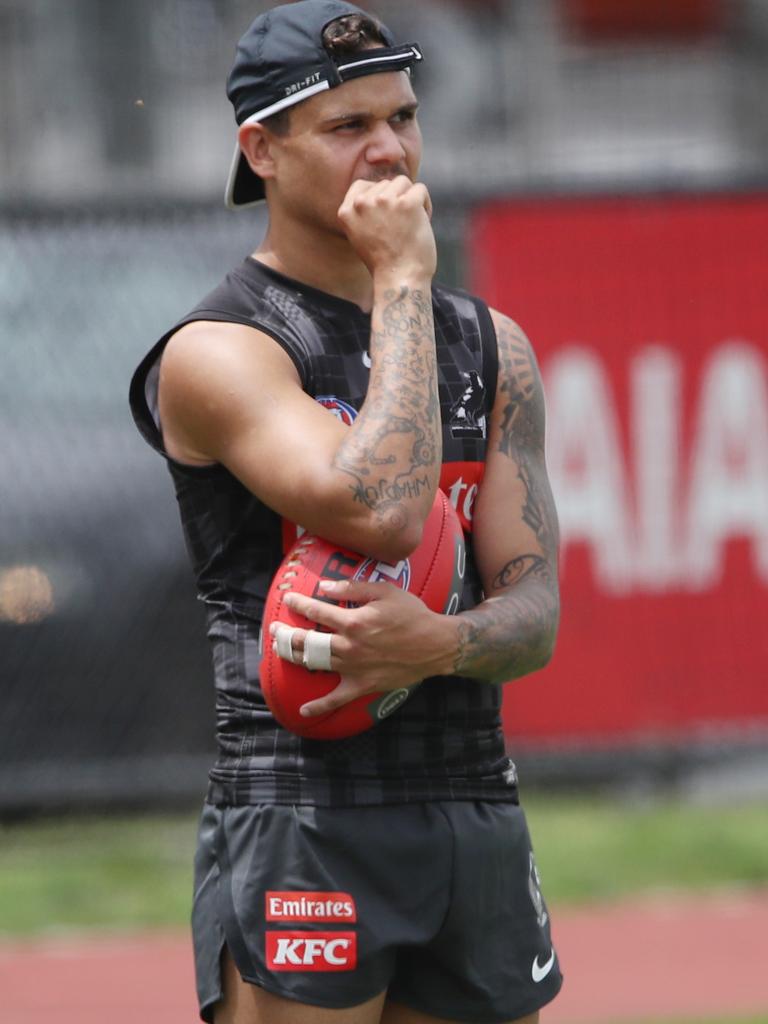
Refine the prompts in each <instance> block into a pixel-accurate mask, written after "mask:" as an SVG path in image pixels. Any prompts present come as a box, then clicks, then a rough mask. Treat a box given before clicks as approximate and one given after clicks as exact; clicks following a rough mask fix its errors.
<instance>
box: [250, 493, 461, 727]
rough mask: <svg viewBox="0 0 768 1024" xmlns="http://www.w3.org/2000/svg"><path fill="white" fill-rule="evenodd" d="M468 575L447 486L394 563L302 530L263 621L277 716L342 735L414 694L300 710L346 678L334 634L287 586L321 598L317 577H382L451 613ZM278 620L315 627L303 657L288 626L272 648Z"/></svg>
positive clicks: (264, 674) (268, 683)
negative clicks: (296, 654) (297, 655)
mask: <svg viewBox="0 0 768 1024" xmlns="http://www.w3.org/2000/svg"><path fill="white" fill-rule="evenodd" d="M463 577H464V538H463V532H462V528H461V524H460V522H459V519H458V516H457V515H456V513H455V511H454V509H453V506H452V505H451V503H450V501H449V500H448V498H447V497H446V496H445V494H444V493H443V492H442V491H438V492H437V495H436V497H435V502H434V504H433V506H432V510H431V511H430V514H429V516H428V517H427V520H426V522H425V524H424V530H423V534H422V540H421V543H420V544H419V546H418V548H417V549H416V550H415V551H414V552H413V553H412V554H411V555H410V556H409V557H408V558H405V559H402V560H401V561H400V562H398V563H397V564H396V565H390V564H388V563H386V562H380V561H377V560H376V559H375V558H368V557H366V556H364V555H360V554H358V553H357V552H354V551H349V550H347V549H345V548H342V547H340V546H339V545H337V544H332V543H330V542H328V541H326V540H323V539H322V538H320V537H315V536H312V535H309V534H304V535H303V536H302V537H300V538H299V539H298V540H297V541H296V543H295V544H294V545H293V546H292V548H291V549H290V551H289V552H288V554H287V555H286V556H285V558H284V559H283V561H282V563H281V564H280V567H279V569H278V571H277V573H276V574H275V577H274V579H273V580H272V584H271V586H270V589H269V593H268V595H267V603H266V608H265V612H264V622H263V625H262V632H263V636H264V637H265V642H264V645H263V646H264V653H263V658H262V662H261V686H262V691H263V693H264V699H265V700H266V702H267V705H268V707H269V709H270V711H271V712H272V714H273V715H274V716H275V718H276V719H277V721H278V722H280V724H281V725H283V726H284V727H285V728H286V729H289V730H290V731H291V732H294V733H297V734H298V735H300V736H307V737H310V738H313V739H340V738H342V737H345V736H354V735H355V734H356V733H360V732H363V731H364V730H366V729H370V728H371V727H372V726H373V725H375V724H376V723H377V722H379V721H381V720H382V719H383V718H385V717H386V716H387V715H389V714H391V713H392V712H393V711H394V710H395V709H396V708H398V707H399V706H400V705H401V704H402V703H403V701H404V700H406V699H407V697H408V696H409V694H410V690H409V689H400V690H392V691H389V692H386V693H369V694H365V695H364V696H362V697H358V698H356V699H355V700H352V701H350V702H349V703H348V704H345V705H344V706H343V707H341V708H338V709H336V710H335V711H331V712H329V713H328V714H326V715H320V716H318V717H316V718H304V717H302V715H301V714H300V708H301V707H302V705H304V704H306V703H307V702H308V701H310V700H315V699H317V698H318V697H322V696H325V694H327V693H330V691H331V690H333V689H335V688H336V686H337V685H338V683H339V679H340V677H339V674H338V673H337V672H332V671H330V670H329V669H330V664H331V662H330V659H331V634H330V633H325V632H322V631H320V630H319V629H318V628H317V627H316V626H315V625H314V624H313V623H312V622H310V621H309V620H308V619H306V618H304V617H303V616H302V615H299V614H298V613H297V612H295V611H294V610H293V609H291V608H288V606H287V605H285V603H284V598H285V595H286V594H287V593H290V592H295V593H300V594H304V595H306V596H307V597H315V598H317V597H321V598H322V591H321V590H320V589H319V583H320V581H321V580H324V579H330V580H361V581H364V582H380V581H383V582H386V583H388V584H390V585H392V586H397V587H400V588H401V589H402V590H407V591H409V592H410V593H411V594H415V595H416V596H417V597H419V598H421V600H422V601H423V602H424V603H425V604H426V605H427V607H428V608H430V609H431V610H432V611H435V612H441V613H444V614H447V615H451V614H454V613H455V612H457V611H458V608H459V602H460V599H461V587H462V581H463ZM343 606H344V605H343V604H342V607H343ZM273 622H280V623H283V624H284V625H285V626H288V627H294V628H299V629H304V630H310V633H309V634H308V640H307V643H306V645H305V651H304V664H297V663H296V662H294V661H291V660H287V659H290V658H291V657H292V656H293V655H292V651H291V648H290V631H289V630H287V629H280V630H278V632H277V637H276V641H277V644H276V646H277V653H276V652H275V651H273V650H272V644H271V643H270V642H269V639H268V638H269V627H270V625H271V623H273ZM281 655H282V657H281ZM312 670H313V671H312Z"/></svg>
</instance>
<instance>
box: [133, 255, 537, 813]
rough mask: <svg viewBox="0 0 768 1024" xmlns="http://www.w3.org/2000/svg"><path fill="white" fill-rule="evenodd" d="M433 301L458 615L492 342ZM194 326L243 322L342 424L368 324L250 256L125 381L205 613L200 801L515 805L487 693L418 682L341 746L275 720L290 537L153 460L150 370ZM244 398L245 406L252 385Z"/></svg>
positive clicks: (467, 590) (206, 472)
mask: <svg viewBox="0 0 768 1024" xmlns="http://www.w3.org/2000/svg"><path fill="white" fill-rule="evenodd" d="M432 294H433V306H434V315H435V334H436V341H437V361H438V375H439V382H438V383H439V394H440V405H441V410H442V419H443V467H442V474H441V481H440V482H441V486H442V488H443V490H444V491H445V492H446V494H448V495H449V497H450V498H451V500H452V502H453V504H454V506H455V507H456V509H457V511H458V513H459V516H460V518H461V520H462V524H463V526H464V529H465V537H466V541H467V573H466V578H465V587H464V594H463V605H462V607H463V608H471V607H473V606H474V605H475V604H477V603H478V601H480V600H482V588H481V585H480V581H479V578H478V573H477V569H476V567H475V563H474V559H473V558H472V539H471V529H472V510H473V504H474V499H475V495H476V494H477V489H478V485H479V483H480V481H481V479H482V474H483V466H484V459H485V447H486V424H487V422H488V420H489V414H490V409H491V407H492V405H493V399H494V392H495V388H496V376H497V350H496V334H495V330H494V327H493V323H492V321H491V317H490V314H489V312H488V309H487V307H486V306H485V305H484V304H483V303H482V302H480V301H479V300H478V299H475V298H473V297H471V296H469V295H467V294H465V293H463V292H460V291H456V290H452V289H447V288H443V287H440V286H438V285H435V286H434V287H433V292H432ZM194 320H215V321H228V322H233V323H242V324H247V325H249V326H252V327H256V328H258V329H259V330H260V331H263V332H264V333H266V334H268V335H269V336H270V337H272V338H274V340H275V341H276V342H277V344H279V345H281V346H282V348H283V349H284V350H285V351H286V352H287V353H288V355H289V356H290V357H291V359H292V360H293V362H294V364H295V365H296V368H297V370H298V373H299V376H300V379H301V382H302V386H303V388H304V390H305V391H306V392H307V393H308V394H309V395H312V396H313V397H314V398H315V399H316V400H317V401H318V402H320V403H321V404H322V405H324V406H325V407H326V408H327V409H328V410H329V413H331V414H333V415H336V416H338V417H340V418H341V419H342V421H344V422H346V423H351V422H352V421H353V419H354V418H355V416H356V415H357V412H358V410H359V409H360V406H361V405H362V403H363V400H364V398H365V394H366V389H367V386H368V372H369V365H370V360H369V357H368V344H369V339H370V326H371V325H370V315H369V314H366V313H363V312H362V311H361V310H360V309H359V307H358V306H356V305H354V304H353V303H351V302H347V301H345V300H344V299H340V298H337V297H335V296H332V295H329V294H326V293H325V292H321V291H318V290H316V289H314V288H310V287H308V286H306V285H304V284H300V283H299V282H296V281H293V280H291V279H289V278H287V277H284V276H283V275H282V274H279V273H277V272H276V271H274V270H271V269H270V268H268V267H265V266H264V265H263V264H261V263H259V262H258V261H257V260H255V259H253V258H251V257H249V258H247V259H246V260H244V261H243V263H242V264H241V265H240V266H239V267H237V268H236V269H235V270H233V271H232V273H230V274H229V275H228V276H227V277H226V278H225V280H224V281H223V282H222V283H221V284H220V285H219V287H217V288H216V289H215V290H214V291H213V292H211V293H210V294H209V295H208V296H207V297H206V298H205V299H204V300H203V301H202V302H201V303H200V304H199V305H198V306H196V307H195V309H193V310H192V312H190V313H189V314H188V315H187V316H185V317H183V318H182V319H181V320H180V321H179V322H178V323H177V324H175V325H174V327H173V328H171V330H169V331H168V332H167V333H166V334H164V335H163V337H162V338H161V339H160V340H159V341H158V342H157V344H156V345H155V346H154V347H153V348H152V349H151V351H150V352H149V353H148V354H147V356H146V357H145V358H144V360H143V361H142V362H141V364H140V365H139V367H138V369H137V370H136V372H135V374H134V376H133V380H132V382H131V393H130V401H131V409H132V412H133V416H134V419H135V420H136V424H137V426H138V428H139V430H140V431H141V433H142V435H143V436H144V438H145V439H146V440H147V441H148V442H149V444H150V445H151V446H152V447H153V448H154V449H155V450H156V451H158V452H160V453H161V454H162V455H163V456H164V457H165V458H166V460H167V462H168V466H169V469H170V472H171V476H172V478H173V481H174V484H175V487H176V495H177V498H178V503H179V509H180V513H181V521H182V526H183V530H184V535H185V540H186V544H187V549H188V551H189V555H190V558H191V561H192V566H193V570H194V573H195V576H196V578H197V586H198V595H199V598H200V599H201V600H202V601H203V602H204V604H205V608H206V612H207V622H208V637H209V640H210V643H211V647H212V655H213V667H214V675H215V684H216V719H217V722H216V738H217V743H218V757H217V760H216V763H215V764H214V766H213V768H212V769H211V772H210V781H209V787H208V794H207V799H208V801H209V802H211V803H217V804H230V805H231V804H252V803H283V804H316V805H325V806H355V805H363V804H383V803H401V802H413V801H423V800H445V799H448V800H473V799H486V800H512V801H514V800H516V799H517V793H516V787H515V785H514V769H513V768H511V766H510V762H509V761H508V759H507V757H506V756H505V749H504V740H503V735H502V731H501V721H500V703H501V692H500V687H499V686H495V685H492V684H489V683H484V682H478V681H472V680H468V679H463V678H460V677H456V676H450V677H440V678H435V679H431V680H427V681H426V682H425V683H423V684H422V685H421V686H420V687H418V688H416V690H415V691H414V693H413V695H412V696H411V697H410V699H409V700H407V701H406V702H405V703H404V704H403V705H402V706H401V707H400V708H399V709H398V710H397V711H396V712H395V713H394V714H392V715H391V716H390V717H389V718H386V719H384V720H383V721H382V722H381V723H380V724H378V725H376V726H374V727H373V728H372V729H370V730H369V731H368V732H365V733H362V734H361V735H359V736H354V737H351V738H349V739H344V740H309V739H303V738H301V737H299V736H296V735H294V734H292V733H290V732H288V731H287V730H285V729H284V728H282V727H281V726H280V725H278V724H277V723H276V722H275V720H274V718H273V717H272V715H271V714H270V712H269V710H268V708H267V707H266V704H265V702H264V699H263V697H262V694H261V689H260V686H259V661H260V654H259V642H260V625H261V618H262V614H263V609H264V602H265V598H266V594H267V590H268V589H269V584H270V581H271V579H272V576H273V574H274V572H275V571H276V569H277V567H278V565H279V563H280V561H281V559H282V556H283V551H284V550H285V548H287V547H288V546H289V545H290V543H291V541H292V539H293V537H295V527H294V526H293V525H292V524H290V523H286V522H284V521H283V520H282V519H281V518H280V516H278V515H277V514H276V513H275V512H273V511H272V510H271V509H269V508H268V507H267V506H266V505H264V504H263V503H262V502H261V501H259V499H258V498H257V497H255V496H254V495H253V494H252V493H251V492H250V491H248V490H247V489H246V488H245V487H244V486H243V484H241V483H240V481H239V480H238V479H237V478H236V477H235V476H233V475H232V474H231V473H230V472H229V471H228V470H227V469H226V468H225V467H224V466H222V465H219V464H215V465H211V466H188V465H184V464H182V463H179V462H177V461H175V460H173V459H171V458H170V457H169V456H168V454H167V453H166V451H165V449H164V447H163V439H162V434H161V431H160V426H159V418H158V415H157V379H158V371H159V362H160V357H161V355H162V352H163V348H164V347H165V344H166V343H167V341H168V339H169V338H170V337H171V335H172V334H173V333H174V332H175V331H176V330H178V328H179V327H181V326H182V325H183V324H187V323H190V322H192V321H194ZM254 397H255V400H258V383H257V382H256V383H255V386H254ZM270 457H272V455H271V454H270V453H265V458H270Z"/></svg>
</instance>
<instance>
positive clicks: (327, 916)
mask: <svg viewBox="0 0 768 1024" xmlns="http://www.w3.org/2000/svg"><path fill="white" fill-rule="evenodd" d="M264 916H265V918H266V919H267V921H325V922H328V923H331V924H350V923H352V922H354V921H357V908H356V907H355V901H354V899H353V898H352V897H351V896H350V894H349V893H348V892H284V891H279V892H277V891H272V890H270V891H269V892H267V893H266V895H265V897H264Z"/></svg>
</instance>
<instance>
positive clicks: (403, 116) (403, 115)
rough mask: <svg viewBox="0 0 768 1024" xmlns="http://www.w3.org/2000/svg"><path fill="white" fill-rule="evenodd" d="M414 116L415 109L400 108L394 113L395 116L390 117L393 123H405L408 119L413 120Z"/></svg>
mask: <svg viewBox="0 0 768 1024" xmlns="http://www.w3.org/2000/svg"><path fill="white" fill-rule="evenodd" d="M415 117H416V111H415V110H401V111H400V112H399V113H397V114H395V116H394V117H393V118H392V121H393V122H394V123H395V124H405V123H406V122H408V121H413V119H414V118H415Z"/></svg>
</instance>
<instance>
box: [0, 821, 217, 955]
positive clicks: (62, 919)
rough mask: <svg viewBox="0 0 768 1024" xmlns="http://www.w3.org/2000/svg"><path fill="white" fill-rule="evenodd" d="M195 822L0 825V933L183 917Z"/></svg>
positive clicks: (172, 922) (167, 922)
mask: <svg viewBox="0 0 768 1024" xmlns="http://www.w3.org/2000/svg"><path fill="white" fill-rule="evenodd" d="M196 827H197V822H196V819H195V818H194V817H192V816H190V815H184V816H178V817H156V818H155V817H136V818H102V819H94V818H87V817H86V818H81V819H65V820H61V821H43V822H39V823H35V824H21V825H12V826H0V936H8V935H32V934H37V933H41V932H51V931H56V930H60V929H78V928H144V927H166V926H177V925H180V924H183V923H185V922H186V921H188V919H189V910H190V901H191V891H192V854H193V850H194V843H195V831H196Z"/></svg>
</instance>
